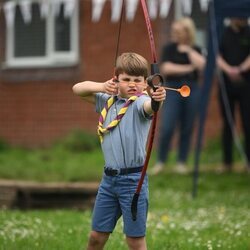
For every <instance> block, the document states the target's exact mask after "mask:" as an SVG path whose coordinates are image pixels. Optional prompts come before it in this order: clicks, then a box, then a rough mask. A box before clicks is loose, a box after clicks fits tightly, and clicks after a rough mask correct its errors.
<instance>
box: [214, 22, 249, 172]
mask: <svg viewBox="0 0 250 250" xmlns="http://www.w3.org/2000/svg"><path fill="white" fill-rule="evenodd" d="M217 63H218V66H219V68H220V69H221V70H222V72H223V79H224V83H225V92H226V93H225V94H226V96H227V99H228V104H229V105H228V109H229V111H230V112H231V114H232V118H233V121H234V120H235V107H236V105H239V110H240V116H241V122H242V126H243V132H244V141H245V153H246V156H247V160H248V164H247V165H248V166H247V168H248V170H249V169H250V27H249V26H248V23H247V19H239V18H232V19H231V20H230V25H229V26H228V27H226V28H225V30H224V33H223V35H222V39H221V43H220V54H219V56H218V60H217ZM219 100H220V107H221V113H222V119H223V131H222V148H223V163H224V165H223V169H222V170H226V171H228V170H232V166H233V134H232V131H231V127H230V122H229V120H228V117H227V115H226V108H225V105H224V102H223V99H222V91H221V90H220V92H219Z"/></svg>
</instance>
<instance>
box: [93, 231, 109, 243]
mask: <svg viewBox="0 0 250 250" xmlns="http://www.w3.org/2000/svg"><path fill="white" fill-rule="evenodd" d="M108 238H109V233H102V232H96V231H92V232H91V233H90V235H89V245H90V246H102V245H104V244H105V243H106V241H107V240H108Z"/></svg>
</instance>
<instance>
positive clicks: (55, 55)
mask: <svg viewBox="0 0 250 250" xmlns="http://www.w3.org/2000/svg"><path fill="white" fill-rule="evenodd" d="M51 1H53V0H51ZM51 1H50V2H49V3H50V4H51ZM36 2H37V3H39V1H38V0H32V3H36ZM51 7H52V8H50V11H49V15H48V17H46V19H45V23H46V46H45V47H46V51H45V56H42V57H23V58H19V57H15V56H14V42H15V40H14V39H15V35H14V29H15V27H14V25H13V27H6V31H7V34H6V61H5V65H4V66H5V67H7V68H37V67H65V66H73V65H75V64H77V63H78V61H79V39H78V38H79V14H78V10H79V2H78V0H76V6H75V8H74V13H73V15H72V16H71V17H70V51H69V52H59V51H56V50H55V31H54V30H55V27H54V26H55V22H54V20H53V19H54V15H53V13H55V9H54V5H53V4H52V5H51Z"/></svg>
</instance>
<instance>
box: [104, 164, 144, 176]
mask: <svg viewBox="0 0 250 250" xmlns="http://www.w3.org/2000/svg"><path fill="white" fill-rule="evenodd" d="M142 169H143V166H141V167H136V168H120V169H114V168H109V167H107V168H104V173H105V174H106V175H107V176H116V175H125V174H133V173H139V172H141V171H142Z"/></svg>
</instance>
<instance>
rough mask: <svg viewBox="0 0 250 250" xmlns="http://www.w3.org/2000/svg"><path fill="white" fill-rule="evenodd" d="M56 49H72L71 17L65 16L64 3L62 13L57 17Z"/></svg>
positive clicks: (61, 8)
mask: <svg viewBox="0 0 250 250" xmlns="http://www.w3.org/2000/svg"><path fill="white" fill-rule="evenodd" d="M55 50H56V51H69V50H70V18H65V17H64V5H62V4H61V7H60V13H59V15H58V16H57V17H56V18H55Z"/></svg>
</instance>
